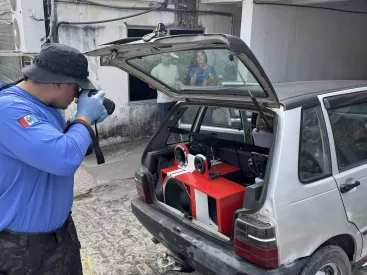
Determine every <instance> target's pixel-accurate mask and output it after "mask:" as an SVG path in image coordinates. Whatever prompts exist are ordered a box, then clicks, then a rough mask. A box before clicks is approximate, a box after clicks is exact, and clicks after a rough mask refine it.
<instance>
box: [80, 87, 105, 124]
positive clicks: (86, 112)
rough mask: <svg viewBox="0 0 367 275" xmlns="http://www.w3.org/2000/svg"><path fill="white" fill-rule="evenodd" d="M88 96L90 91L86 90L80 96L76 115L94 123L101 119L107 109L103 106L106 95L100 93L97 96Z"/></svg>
mask: <svg viewBox="0 0 367 275" xmlns="http://www.w3.org/2000/svg"><path fill="white" fill-rule="evenodd" d="M88 94H89V90H86V91H83V92H82V93H81V95H80V96H79V99H78V106H77V111H76V115H82V116H85V117H86V118H87V119H89V120H90V121H91V122H92V123H93V122H94V121H96V120H98V119H99V118H101V117H102V116H103V114H104V112H105V111H106V108H105V107H104V106H103V100H104V95H105V93H104V92H103V91H98V93H97V94H95V95H92V96H88ZM106 112H107V111H106Z"/></svg>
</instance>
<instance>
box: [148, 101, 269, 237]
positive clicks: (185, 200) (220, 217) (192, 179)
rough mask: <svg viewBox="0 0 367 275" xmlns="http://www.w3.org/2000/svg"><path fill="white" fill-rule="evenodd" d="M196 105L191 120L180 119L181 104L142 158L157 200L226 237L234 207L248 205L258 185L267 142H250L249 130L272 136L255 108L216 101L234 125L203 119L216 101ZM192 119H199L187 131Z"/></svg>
mask: <svg viewBox="0 0 367 275" xmlns="http://www.w3.org/2000/svg"><path fill="white" fill-rule="evenodd" d="M201 108H202V107H199V108H196V109H194V112H197V113H196V114H195V115H193V114H190V117H191V118H192V117H195V118H193V119H192V121H190V122H191V123H187V121H185V114H186V115H187V112H189V111H190V112H192V109H191V110H190V108H187V109H186V111H185V112H184V114H183V115H182V116H181V117H180V118H179V121H178V122H177V124H176V125H175V127H173V129H171V133H170V134H169V136H168V138H167V143H168V145H167V146H166V147H165V148H164V149H157V150H152V151H148V152H147V154H146V156H145V158H144V159H145V161H144V162H145V164H146V167H147V168H148V170H150V172H151V173H152V174H153V181H154V183H153V185H154V193H155V197H156V199H157V200H158V201H160V202H161V203H162V204H164V205H165V206H167V207H169V208H174V209H176V210H178V211H180V212H181V214H183V215H184V217H186V218H187V220H191V221H195V223H196V224H199V225H203V227H206V228H208V227H209V228H210V229H213V230H214V231H216V232H218V233H219V234H223V235H224V236H226V237H229V238H230V237H231V234H232V227H233V216H234V213H235V212H236V211H237V210H239V209H242V208H244V207H245V208H249V207H251V206H253V205H254V204H255V203H256V202H257V201H258V200H259V197H260V194H261V191H262V187H263V185H264V178H265V171H266V165H267V160H268V156H269V151H270V148H269V146H268V147H262V146H257V145H254V144H259V141H257V140H259V138H258V137H257V136H256V134H253V133H255V132H256V133H259V132H266V134H269V133H270V134H271V135H268V136H267V138H268V137H270V138H271V142H272V138H273V137H272V133H271V132H272V131H271V130H270V131H265V130H266V129H265V128H264V125H263V124H264V123H262V124H261V121H262V122H263V120H262V119H261V118H260V116H259V115H258V114H257V113H256V112H248V111H243V110H237V109H235V110H234V109H233V108H221V107H219V110H220V111H221V112H219V113H224V114H225V115H223V117H225V119H226V121H230V122H229V124H230V125H232V126H233V125H234V126H235V127H232V128H228V125H226V126H227V127H223V128H220V127H219V126H220V125H219V124H220V123H218V121H220V119H218V116H217V118H216V121H215V123H211V122H213V121H209V120H208V119H206V118H207V117H208V116H209V117H210V118H212V117H213V116H215V112H217V113H218V107H216V108H213V109H214V110H212V111H210V110H209V109H210V108H207V109H206V110H205V109H204V110H205V111H202V112H201V111H200V110H201ZM208 110H209V111H208ZM223 110H225V111H226V112H223ZM233 110H234V111H235V112H232V111H233ZM176 113H179V112H176ZM233 114H234V115H233ZM201 116H202V118H200V117H201ZM270 117H271V116H270ZM271 118H272V117H271ZM194 120H195V121H196V120H199V121H201V123H199V124H200V126H198V129H196V130H195V131H194V132H193V131H192V130H194V129H192V127H191V126H192V125H197V123H195V121H194ZM208 121H209V122H208ZM222 121H224V120H222ZM184 122H186V124H185V123H184ZM271 122H273V120H271ZM187 125H189V127H188V126H187ZM185 127H186V129H185ZM187 128H188V129H190V130H187ZM263 130H264V131H263ZM268 130H269V129H268ZM157 138H160V137H159V136H158V137H157ZM152 142H153V143H154V140H153V141H152ZM260 144H261V139H260ZM261 145H263V144H261ZM160 148H162V147H160Z"/></svg>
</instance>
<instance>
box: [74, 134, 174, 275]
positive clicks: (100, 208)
mask: <svg viewBox="0 0 367 275" xmlns="http://www.w3.org/2000/svg"><path fill="white" fill-rule="evenodd" d="M147 142H148V140H142V141H136V142H131V143H127V144H122V145H118V146H113V147H109V148H103V152H104V155H105V159H106V163H105V164H103V165H100V166H98V165H97V164H96V159H95V156H94V154H92V155H90V156H87V157H86V158H85V160H84V161H83V164H82V166H81V167H80V169H79V170H78V172H77V173H76V176H75V182H76V183H75V200H74V206H73V217H74V220H75V223H76V226H77V230H78V234H79V238H80V242H81V245H82V251H81V253H82V262H83V269H84V273H85V274H86V275H97V274H103V275H115V274H116V275H117V274H119V275H130V274H131V275H132V274H134V275H135V274H144V275H155V274H158V273H157V272H156V269H157V268H156V266H155V261H156V259H157V256H158V253H163V251H165V249H164V247H163V246H162V245H160V244H158V245H155V244H154V243H153V242H152V241H151V237H152V236H151V235H150V234H149V233H148V232H147V231H146V230H145V229H144V228H143V227H142V226H141V224H140V223H139V222H138V221H137V220H136V219H135V216H134V215H133V214H132V212H131V207H130V201H131V199H133V198H136V197H137V193H136V188H135V183H134V171H135V170H136V169H137V168H138V167H140V156H141V154H142V152H143V150H144V147H145V145H146V143H147ZM168 274H172V275H173V274H176V273H175V272H171V273H168Z"/></svg>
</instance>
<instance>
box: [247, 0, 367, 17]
mask: <svg viewBox="0 0 367 275" xmlns="http://www.w3.org/2000/svg"><path fill="white" fill-rule="evenodd" d="M254 4H256V5H269V6H285V7H293V8H294V7H299V8H309V9H320V10H330V11H339V12H346V13H355V14H367V12H364V11H348V10H343V9H337V8H329V7H316V6H311V5H310V6H307V5H298V4H284V3H274V2H266V1H261V2H259V1H258V0H254Z"/></svg>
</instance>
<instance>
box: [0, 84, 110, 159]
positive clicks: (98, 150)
mask: <svg viewBox="0 0 367 275" xmlns="http://www.w3.org/2000/svg"><path fill="white" fill-rule="evenodd" d="M23 80H26V78H22V79H19V80H17V81H15V82H13V83H9V84H6V85H4V86H3V87H1V88H0V91H3V90H5V89H8V88H10V87H12V86H14V85H17V84H18V83H20V82H22V81H23ZM76 123H80V124H83V125H84V126H85V127H86V128H87V130H88V133H89V135H90V137H91V138H92V146H93V149H94V152H95V154H96V158H97V164H103V163H105V159H104V156H103V153H102V150H101V147H99V141H98V131H97V123H96V125H95V127H96V133H97V136H96V135H95V134H94V131H93V128H92V127H91V126H90V125H89V124H88V123H87V122H85V121H84V120H80V119H76V120H74V121H73V122H71V123H69V124H68V125H67V126H66V128H65V130H64V133H66V132H67V131H68V130H69V128H70V126H71V125H73V124H76Z"/></svg>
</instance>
